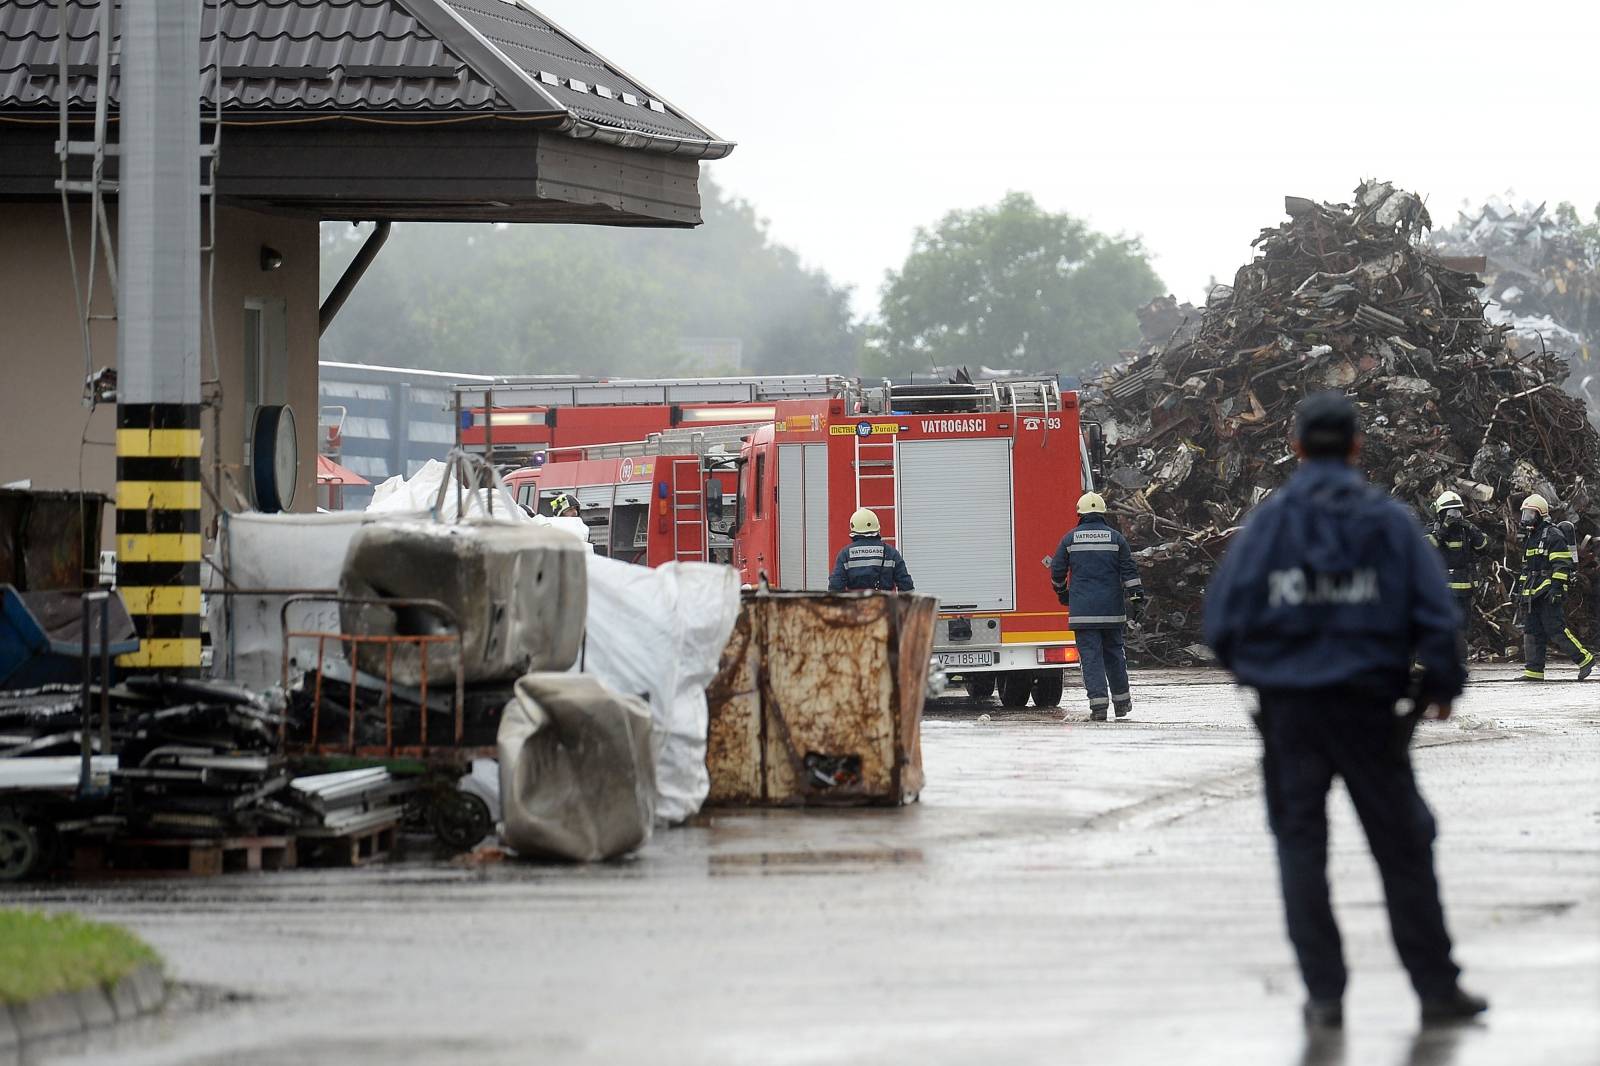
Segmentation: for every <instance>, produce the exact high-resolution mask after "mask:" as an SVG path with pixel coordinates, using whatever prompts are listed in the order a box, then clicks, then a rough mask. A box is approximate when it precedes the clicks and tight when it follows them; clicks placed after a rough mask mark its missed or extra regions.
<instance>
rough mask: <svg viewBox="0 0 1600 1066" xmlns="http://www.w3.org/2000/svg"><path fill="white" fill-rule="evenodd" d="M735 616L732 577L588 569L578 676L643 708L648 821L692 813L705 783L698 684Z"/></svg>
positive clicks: (700, 566) (715, 570)
mask: <svg viewBox="0 0 1600 1066" xmlns="http://www.w3.org/2000/svg"><path fill="white" fill-rule="evenodd" d="M738 616H739V575H738V573H737V572H736V571H735V570H734V569H733V568H732V567H727V566H719V565H714V564H710V563H667V564H666V565H664V566H658V567H655V568H651V567H644V566H635V565H633V564H631V563H623V562H618V561H617V560H615V559H607V558H605V557H604V556H593V557H591V558H590V560H589V621H588V640H587V642H586V644H585V646H584V654H583V659H582V661H581V668H582V670H583V671H584V672H585V673H589V674H594V675H595V676H596V677H598V678H600V679H601V680H602V681H604V682H605V683H606V684H607V685H609V686H611V687H612V688H614V689H616V690H617V691H619V692H630V693H641V694H644V695H647V696H648V697H649V700H650V713H651V715H652V718H653V720H654V726H655V728H654V729H653V731H652V733H651V736H652V746H653V748H654V752H655V783H656V816H657V817H658V818H660V819H661V820H662V821H665V822H681V821H683V820H684V819H685V818H688V817H689V816H690V815H692V814H694V813H695V812H696V811H698V810H699V809H700V805H701V804H702V803H703V802H705V798H706V793H707V792H708V791H709V790H710V787H711V781H710V778H709V777H708V776H707V775H706V720H707V715H706V685H708V684H709V683H710V682H711V679H712V678H713V677H715V676H716V673H717V666H718V664H719V663H720V661H721V658H722V649H723V647H724V646H725V645H726V644H727V643H728V636H729V635H730V634H731V633H732V632H733V624H734V622H735V621H736V620H737V619H738Z"/></svg>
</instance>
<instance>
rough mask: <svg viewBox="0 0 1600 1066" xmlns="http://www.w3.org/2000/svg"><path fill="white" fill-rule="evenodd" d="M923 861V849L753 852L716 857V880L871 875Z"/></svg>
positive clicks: (712, 866) (712, 867)
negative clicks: (754, 876) (756, 876)
mask: <svg viewBox="0 0 1600 1066" xmlns="http://www.w3.org/2000/svg"><path fill="white" fill-rule="evenodd" d="M922 861H923V855H922V849H921V848H825V849H817V850H807V851H750V852H737V853H734V854H731V855H712V856H711V857H710V858H709V859H708V860H707V865H708V866H709V868H710V870H711V873H712V875H713V876H728V875H733V874H767V873H774V874H789V873H799V874H806V873H828V874H836V873H869V872H871V871H872V870H874V869H883V868H886V867H894V866H914V865H919V864H920V863H921V862H922Z"/></svg>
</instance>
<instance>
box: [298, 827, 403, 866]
mask: <svg viewBox="0 0 1600 1066" xmlns="http://www.w3.org/2000/svg"><path fill="white" fill-rule="evenodd" d="M399 830H400V823H399V822H389V823H388V824H386V825H375V826H370V827H368V828H366V829H361V830H358V831H356V832H354V833H350V834H347V835H345V836H309V835H307V836H301V837H300V840H299V844H300V847H299V849H298V851H299V857H300V861H301V865H303V866H365V865H367V864H368V863H371V862H378V861H380V860H383V859H386V858H388V857H389V853H390V852H391V851H393V850H394V843H395V836H396V834H397V833H398V832H399Z"/></svg>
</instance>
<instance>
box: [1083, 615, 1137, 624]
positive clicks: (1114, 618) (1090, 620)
mask: <svg viewBox="0 0 1600 1066" xmlns="http://www.w3.org/2000/svg"><path fill="white" fill-rule="evenodd" d="M1069 620H1070V621H1072V622H1075V623H1077V624H1079V625H1095V624H1097V623H1101V622H1126V621H1127V620H1128V616H1127V615H1125V614H1075V615H1071V616H1070V618H1069Z"/></svg>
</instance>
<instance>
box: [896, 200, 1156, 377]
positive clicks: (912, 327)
mask: <svg viewBox="0 0 1600 1066" xmlns="http://www.w3.org/2000/svg"><path fill="white" fill-rule="evenodd" d="M1165 291H1166V289H1165V287H1164V286H1163V285H1162V284H1161V279H1160V278H1158V277H1156V274H1155V271H1154V270H1152V269H1151V267H1150V263H1149V260H1148V259H1147V258H1146V254H1145V251H1144V249H1143V247H1142V246H1141V245H1140V243H1139V242H1138V241H1137V240H1134V239H1129V238H1123V237H1110V236H1107V235H1105V234H1101V233H1096V232H1095V231H1093V230H1091V229H1090V228H1089V227H1088V226H1087V225H1086V224H1085V223H1084V222H1082V221H1080V220H1079V219H1076V218H1073V217H1072V216H1071V215H1066V214H1052V213H1050V212H1048V211H1045V210H1043V209H1042V208H1040V207H1039V205H1038V204H1037V203H1035V202H1034V200H1033V197H1031V196H1029V195H1028V194H1026V193H1018V192H1013V193H1008V194H1007V195H1006V196H1005V197H1004V198H1003V199H1002V200H1001V201H1000V202H999V203H998V204H996V205H994V206H992V207H982V208H978V209H976V210H972V211H952V212H950V213H949V214H947V215H945V217H944V218H943V219H941V220H940V222H939V224H938V225H937V226H935V227H934V228H932V229H931V230H930V229H919V230H918V231H917V235H916V239H915V240H914V241H913V242H912V246H911V253H910V255H908V256H907V257H906V261H905V265H904V266H903V267H901V268H900V270H899V271H898V272H893V271H891V272H890V274H889V276H888V279H887V281H886V283H885V284H884V287H883V297H882V303H881V306H880V311H879V314H880V319H881V322H880V325H879V326H878V328H877V329H876V330H875V335H874V337H873V340H872V346H871V350H870V352H869V356H868V363H869V366H871V367H872V368H873V369H874V370H877V371H879V372H881V373H885V374H891V375H902V374H907V373H910V372H912V371H916V370H927V369H928V368H929V367H930V366H954V365H960V366H967V367H971V368H973V369H976V368H977V367H979V366H990V367H995V368H997V369H1016V370H1037V371H1047V370H1056V371H1064V372H1068V373H1071V372H1074V371H1077V370H1080V369H1082V368H1084V367H1087V366H1089V365H1090V364H1092V363H1095V362H1097V361H1100V360H1107V359H1111V358H1114V357H1115V356H1116V353H1117V351H1118V350H1119V349H1121V348H1124V347H1127V346H1128V345H1130V344H1133V343H1134V342H1136V341H1137V340H1138V338H1139V323H1138V320H1137V318H1136V317H1135V315H1134V310H1135V309H1136V308H1138V307H1140V306H1142V305H1143V304H1145V303H1147V302H1149V301H1150V300H1151V299H1152V298H1154V297H1155V296H1158V295H1160V294H1161V293H1163V292H1165Z"/></svg>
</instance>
